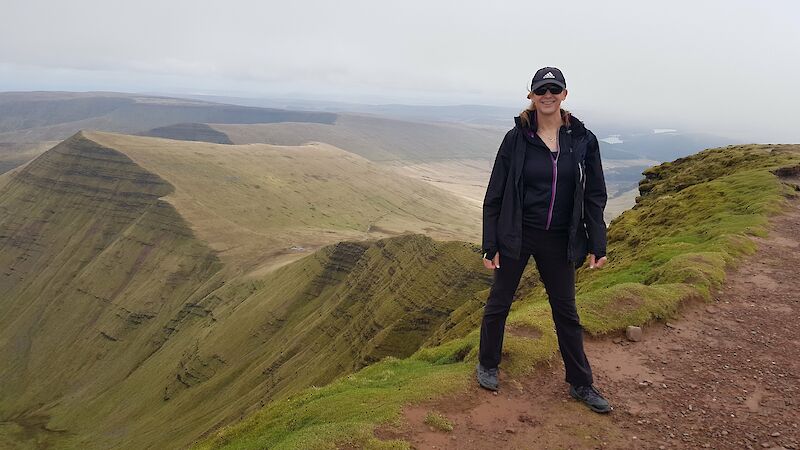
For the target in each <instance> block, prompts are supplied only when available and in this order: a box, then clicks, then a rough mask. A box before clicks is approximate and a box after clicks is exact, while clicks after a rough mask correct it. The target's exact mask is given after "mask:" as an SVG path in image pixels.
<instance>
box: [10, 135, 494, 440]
mask: <svg viewBox="0 0 800 450" xmlns="http://www.w3.org/2000/svg"><path fill="white" fill-rule="evenodd" d="M99 141H103V143H100V142H99ZM123 142H124V143H128V145H127V146H120V147H122V148H123V150H124V151H121V150H119V149H117V148H113V147H112V146H110V144H112V143H123ZM137 143H138V144H140V147H139V148H138V150H137V146H136V145H134V144H137ZM159 143H161V144H164V140H161V139H154V138H143V137H141V138H139V137H137V138H134V137H125V136H120V135H102V134H97V133H85V134H84V133H81V134H78V135H75V136H73V137H72V138H70V139H68V140H66V141H65V142H63V143H62V144H60V145H58V146H56V147H55V148H53V149H51V150H50V151H48V152H46V153H44V154H43V155H41V156H40V157H39V158H37V159H36V160H34V161H32V162H31V163H30V164H28V165H27V166H26V167H24V168H21V169H19V170H16V171H14V172H12V173H8V174H5V175H3V176H2V177H0V292H3V295H2V297H0V443H3V444H5V443H11V442H13V443H14V445H19V446H23V447H37V446H46V445H51V446H53V447H55V448H77V447H80V448H109V447H115V448H147V447H152V448H165V447H180V446H182V445H187V444H188V443H190V442H191V441H192V440H193V439H196V438H197V437H198V436H200V435H202V434H203V433H205V432H207V431H208V430H211V429H214V428H216V427H218V426H220V425H224V424H227V423H229V422H231V421H235V420H238V419H240V418H242V417H244V416H245V415H247V414H248V413H250V412H252V411H255V410H256V409H258V408H259V407H260V406H261V405H263V404H264V403H265V402H268V401H269V400H271V399H274V398H280V397H283V396H286V395H289V394H291V393H293V392H295V391H297V390H298V389H301V388H303V387H306V386H310V385H323V384H326V383H328V382H329V381H331V380H332V379H334V378H336V377H338V376H341V375H343V374H347V373H350V372H352V371H355V370H358V369H360V368H361V367H363V366H365V365H366V364H369V363H372V362H375V361H378V360H380V359H381V358H384V357H386V356H390V355H391V356H396V357H406V356H409V355H411V354H412V353H413V352H415V351H416V350H417V349H418V348H419V347H420V346H421V345H423V344H424V343H425V342H428V341H430V340H431V339H436V337H437V336H443V335H447V333H448V332H449V330H451V329H452V324H453V323H454V317H455V316H457V315H459V314H463V307H464V305H473V306H469V307H468V308H467V309H471V308H474V307H475V305H478V304H479V301H478V300H477V299H479V298H481V297H483V296H485V291H486V289H487V287H488V285H489V281H490V278H489V276H488V274H487V273H485V272H484V271H483V270H482V266H481V264H480V258H479V255H478V249H477V247H475V246H474V245H472V244H467V243H463V242H437V241H434V240H432V239H431V238H430V237H426V236H421V235H414V234H406V235H400V236H396V237H391V238H387V239H371V240H367V241H361V242H342V243H338V244H334V245H331V246H327V247H323V248H321V249H320V250H319V251H317V252H314V253H311V254H308V255H307V256H306V257H304V258H302V259H300V260H298V261H296V262H294V263H291V264H286V265H284V266H282V267H280V268H278V269H276V270H271V271H269V272H264V273H259V274H254V273H252V272H251V273H245V274H243V275H242V271H240V270H234V269H232V268H231V267H230V266H229V265H226V264H225V258H224V257H221V256H220V254H219V253H218V252H217V251H216V250H214V249H213V247H212V245H210V244H209V242H207V241H206V240H204V239H202V238H201V236H200V233H199V232H198V230H203V226H204V225H203V224H202V223H201V224H197V223H194V222H192V221H189V220H187V218H186V216H185V215H184V214H183V213H182V211H181V207H182V205H183V203H182V202H181V200H180V199H181V198H183V199H184V200H186V201H190V200H191V199H192V198H193V196H200V195H201V194H202V193H204V192H205V193H208V195H207V196H206V197H204V198H202V197H200V198H196V200H202V201H203V202H206V203H205V204H206V205H211V206H212V207H211V208H210V209H209V210H210V211H216V212H217V213H218V215H219V216H223V215H224V214H223V212H224V211H225V210H224V209H217V208H222V207H224V206H228V205H222V204H221V203H225V202H227V203H236V202H235V201H234V200H238V199H241V198H245V199H246V198H247V197H246V195H249V194H248V193H250V192H264V191H269V190H270V189H273V188H274V189H278V188H280V187H281V186H283V184H282V183H283V182H284V181H283V180H282V179H281V178H280V177H279V176H278V175H280V174H281V171H282V170H283V169H285V168H289V167H291V165H287V164H289V163H287V162H281V161H279V160H280V159H290V158H287V157H291V156H293V155H291V154H290V152H292V151H294V152H298V151H302V150H303V149H274V148H267V146H254V147H253V148H248V149H239V150H238V152H239V153H237V149H236V146H215V145H212V144H202V145H200V146H199V147H197V146H195V147H193V145H194V144H190V143H186V142H182V143H175V144H174V145H172V146H170V145H167V144H164V145H165V146H162V147H158V145H156V144H159ZM183 146H188V147H183ZM220 148H224V149H229V148H231V149H232V151H231V152H229V153H226V154H223V155H218V156H221V158H220V159H219V160H217V159H215V158H212V159H211V162H210V163H205V164H199V165H198V166H196V167H195V169H194V170H195V172H192V169H191V167H193V166H192V164H194V162H196V161H200V160H205V159H209V158H211V156H213V155H214V154H215V153H214V152H218V151H219V149H220ZM312 150H313V149H309V151H312ZM323 150H324V151H322V152H318V153H314V154H313V158H309V159H308V162H309V163H311V162H312V161H313V160H317V165H318V166H329V167H330V171H331V174H338V175H342V174H345V173H349V172H347V171H345V168H346V165H347V164H348V158H350V157H349V156H348V154H347V153H346V152H342V151H341V150H338V149H330V148H329V149H323ZM170 151H171V152H172V153H170ZM159 154H160V155H162V159H159V157H158V155H159ZM164 155H166V156H164ZM188 155H193V156H194V157H195V158H196V160H195V159H192V158H190V157H189V156H188ZM247 155H250V159H248V158H247V157H246V156H247ZM326 155H327V156H326ZM237 156H238V157H241V158H243V159H242V160H241V161H240V162H239V163H236V162H235V161H236V160H237ZM326 158H327V159H326ZM139 160H141V161H145V162H146V164H145V165H140V164H137V161H139ZM256 160H260V162H256ZM222 161H224V164H222V165H219V164H217V162H222ZM353 161H355V162H356V163H357V164H356V165H357V167H360V168H361V169H362V170H363V173H361V175H363V177H362V178H364V179H366V181H380V182H381V185H380V186H376V187H375V188H374V189H373V190H372V192H370V193H369V195H366V194H359V195H365V196H366V198H373V199H377V200H380V201H383V202H386V203H384V204H385V205H387V206H384V208H386V209H391V208H397V206H396V205H393V204H392V200H391V199H392V198H391V197H389V198H388V199H387V200H381V197H380V194H381V193H382V192H387V191H389V190H391V189H397V190H398V191H399V192H401V193H402V192H420V191H415V190H414V189H408V186H410V187H411V188H414V187H415V184H414V183H409V184H408V186H406V187H404V186H399V185H397V186H396V185H395V184H393V183H396V180H393V179H391V178H389V177H388V176H386V174H387V173H385V172H382V171H380V170H377V169H374V171H373V168H371V166H370V165H369V164H368V163H366V162H364V161H363V160H361V159H360V158H356V159H355V160H350V162H349V164H353ZM237 164H238V165H237ZM342 164H344V165H342ZM147 165H152V166H154V167H158V172H159V174H156V173H154V172H151V171H149V170H145V166H147ZM220 166H222V167H221V168H220V169H219V173H217V172H216V171H215V170H213V169H216V168H217V167H220ZM270 166H275V168H277V169H278V171H277V172H275V175H274V176H273V175H272V174H271V173H270V172H269V171H268V170H267V168H268V167H270ZM248 167H249V168H250V170H251V171H252V173H257V174H259V176H262V177H264V181H262V182H263V183H265V184H264V186H263V187H262V189H255V188H249V189H248V188H247V185H248V184H251V182H252V181H253V179H251V178H248V175H247V174H248V172H246V171H245V168H248ZM306 169H308V167H306ZM262 170H263V171H266V173H263V172H262ZM371 171H372V172H371ZM179 172H180V173H183V175H182V176H179V175H176V174H177V173H179ZM306 173H309V174H314V172H306ZM370 173H374V175H370ZM200 174H202V175H200ZM237 174H238V176H240V179H239V180H237V182H236V183H233V182H232V183H230V184H229V185H227V186H222V185H221V184H223V183H222V182H223V180H225V177H228V176H234V175H237ZM316 174H317V175H320V176H321V174H322V173H321V172H317V173H316ZM203 176H205V177H206V178H205V179H203V178H202V177H203ZM371 177H374V178H371ZM395 177H396V175H395ZM168 180H169V181H168ZM209 180H218V181H219V185H218V184H214V183H212V184H211V186H216V188H215V189H209ZM335 180H336V179H333V180H330V181H328V182H327V183H321V185H320V186H322V188H324V189H327V190H328V191H331V190H333V189H335V188H336V186H337V183H336V181H335ZM189 181H192V182H193V183H195V184H192V182H189ZM239 181H241V182H239ZM268 182H274V185H269V184H266V183H268ZM308 184H310V185H313V178H312V180H310V181H309V183H308ZM345 185H346V186H348V188H347V193H348V195H349V198H350V199H351V200H352V201H351V204H349V205H342V208H343V211H348V209H347V208H352V209H353V214H352V217H353V219H352V220H363V219H362V218H359V217H357V215H356V214H355V209H356V208H360V209H362V210H363V209H364V208H365V206H366V205H368V204H366V203H359V202H358V201H357V200H356V199H357V198H361V197H356V196H355V195H356V194H357V193H358V192H359V191H358V190H357V189H356V188H357V187H358V186H359V185H358V184H345ZM363 186H369V184H366V185H363ZM424 188H425V189H427V190H422V191H421V192H423V193H424V192H431V193H434V191H435V190H433V188H430V187H427V186H425V187H424ZM194 189H196V190H194ZM309 189H311V188H309ZM404 189H408V190H407V191H404ZM242 192H244V193H245V194H242ZM309 192H314V191H313V190H311V191H309ZM319 192H322V191H319ZM236 195H244V197H235V196H236ZM264 195H274V196H276V197H280V196H281V195H280V192H279V191H273V192H271V193H268V194H264ZM287 195H289V194H287ZM294 195H297V198H300V196H299V195H298V194H294ZM285 196H286V195H284V196H283V197H285ZM289 196H291V195H289ZM176 197H178V200H176ZM421 198H422V201H421V202H422V204H423V205H424V204H425V202H433V201H434V200H436V199H441V198H440V197H436V196H435V195H433V194H431V196H430V197H426V196H423V197H421ZM445 199H446V198H445ZM217 202H219V203H217ZM265 204H267V203H264V204H261V205H258V207H260V208H263V207H264V206H263V205H265ZM176 205H177V206H176ZM215 205H216V206H215ZM432 205H433V204H432V203H431V206H428V207H429V208H433V206H432ZM451 206H452V205H451ZM414 207H415V203H414V202H407V203H406V204H405V205H404V206H403V210H404V211H405V212H406V213H407V214H408V213H414V212H415V211H416V210H415V209H414ZM252 209H258V208H257V207H255V206H254V207H252ZM299 209H300V208H299V207H298V210H299ZM431 210H432V209H431ZM295 213H296V214H300V215H303V214H308V212H303V211H295ZM311 213H312V214H313V212H311ZM228 214H230V216H235V213H234V212H230V213H228ZM368 214H369V213H368V212H366V211H362V216H368ZM240 215H242V216H245V217H244V220H253V218H252V217H247V216H246V214H240ZM264 217H265V219H269V216H264ZM303 217H308V216H303ZM368 217H369V216H368ZM234 218H235V217H234ZM276 220H277V219H276ZM280 220H283V219H280ZM345 220H348V219H346V218H345ZM253 222H255V220H253ZM228 223H230V222H228ZM266 223H267V224H268V225H269V226H271V227H272V228H271V230H273V231H274V232H276V233H277V232H278V231H279V227H278V226H277V225H276V223H275V222H269V220H266ZM391 223H392V222H388V225H387V226H390V225H391ZM290 226H295V224H292V223H290ZM426 226H428V225H426ZM265 229H266V230H269V228H265ZM264 234H265V235H267V233H264ZM366 236H368V235H366ZM326 239H330V237H328V238H326Z"/></svg>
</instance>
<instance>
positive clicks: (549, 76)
mask: <svg viewBox="0 0 800 450" xmlns="http://www.w3.org/2000/svg"><path fill="white" fill-rule="evenodd" d="M545 84H555V85H556V86H561V87H562V88H564V89H566V88H567V80H565V79H564V74H563V73H561V71H560V70H558V69H556V68H555V67H542V68H541V69H539V70H537V71H536V74H535V75H534V76H533V80H531V91H535V90H536V89H538V88H540V87H542V86H544V85H545Z"/></svg>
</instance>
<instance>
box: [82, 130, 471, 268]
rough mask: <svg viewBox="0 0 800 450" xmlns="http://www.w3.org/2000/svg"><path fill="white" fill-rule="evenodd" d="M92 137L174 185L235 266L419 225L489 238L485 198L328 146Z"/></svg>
mask: <svg viewBox="0 0 800 450" xmlns="http://www.w3.org/2000/svg"><path fill="white" fill-rule="evenodd" d="M85 135H86V136H87V138H88V139H91V140H93V141H95V142H98V143H100V144H102V145H105V146H107V147H110V148H113V149H116V150H119V151H120V152H122V153H124V154H125V155H127V156H128V157H130V158H131V159H132V160H133V161H134V162H135V163H136V164H138V165H140V166H141V167H143V168H144V169H145V170H148V171H150V172H152V173H155V174H157V175H159V176H160V177H161V178H163V179H164V180H166V181H167V182H168V183H170V184H171V185H173V186H174V187H175V191H174V192H173V193H172V194H170V195H168V196H167V197H165V200H166V201H168V202H169V203H170V204H172V205H173V206H174V207H175V209H177V210H178V212H179V213H180V214H181V215H182V216H183V217H184V218H186V220H187V221H188V222H189V223H190V224H191V226H192V230H193V231H194V232H195V233H196V234H197V237H198V238H200V239H201V240H203V241H205V242H208V243H209V244H210V245H211V247H212V248H213V249H215V250H218V251H219V252H220V255H219V256H220V259H221V260H222V261H223V262H224V263H225V265H226V267H228V268H229V270H230V271H231V272H233V273H237V272H250V271H254V276H256V277H257V276H259V275H261V274H262V273H265V272H266V271H267V270H264V271H259V269H261V268H264V266H265V265H266V266H268V267H267V269H270V270H271V269H272V268H274V267H275V266H276V265H281V264H285V263H287V262H290V261H296V260H297V259H299V258H300V257H302V256H305V255H308V254H309V253H310V252H311V251H313V250H317V249H319V248H321V247H323V246H325V245H329V244H333V243H336V242H339V241H344V240H366V239H375V238H381V237H388V236H393V235H397V234H401V233H409V232H411V233H424V234H426V235H429V236H431V237H434V238H437V239H442V240H452V239H458V240H462V241H467V242H477V241H478V240H479V236H478V230H477V228H476V227H475V226H474V221H475V217H479V216H480V209H479V207H478V206H476V205H473V204H470V203H468V202H466V201H465V200H462V199H460V198H458V197H456V196H455V195H452V194H449V193H447V192H445V191H443V190H441V189H437V188H436V187H434V186H431V185H429V184H428V183H426V182H424V181H421V180H413V179H409V178H406V177H400V176H398V175H397V174H396V173H394V172H392V171H390V170H389V169H385V168H382V167H380V166H378V165H376V164H373V163H371V162H370V161H368V160H366V159H364V158H362V157H360V156H358V155H355V154H353V153H350V152H347V151H344V150H341V149H338V148H336V147H333V146H330V145H327V144H309V145H304V146H300V147H280V146H274V145H266V144H250V145H221V144H211V143H205V142H187V141H175V140H168V139H159V138H153V137H143V136H128V135H121V134H113V133H100V132H92V133H85ZM442 205H447V208H442ZM292 247H300V248H302V249H303V250H300V251H294V250H291V248H292Z"/></svg>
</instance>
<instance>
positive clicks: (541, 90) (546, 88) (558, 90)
mask: <svg viewBox="0 0 800 450" xmlns="http://www.w3.org/2000/svg"><path fill="white" fill-rule="evenodd" d="M547 91H550V93H551V94H553V95H558V94H560V93H561V92H563V91H564V88H562V87H561V86H556V85H555V84H546V85H544V86H542V87H540V88H536V89H534V90H533V93H534V94H536V95H545V94H547Z"/></svg>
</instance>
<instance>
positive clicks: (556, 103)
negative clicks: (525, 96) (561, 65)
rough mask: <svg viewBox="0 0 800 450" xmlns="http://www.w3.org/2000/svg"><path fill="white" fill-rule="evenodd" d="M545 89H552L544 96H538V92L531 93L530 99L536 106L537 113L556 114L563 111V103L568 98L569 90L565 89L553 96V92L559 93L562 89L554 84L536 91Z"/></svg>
mask: <svg viewBox="0 0 800 450" xmlns="http://www.w3.org/2000/svg"><path fill="white" fill-rule="evenodd" d="M544 87H549V88H551V89H547V91H546V92H545V93H544V94H542V95H538V94H537V93H536V92H531V96H530V99H531V100H532V101H533V103H534V104H535V105H536V111H538V112H540V113H542V114H554V113H556V112H559V111H561V102H563V101H564V100H565V99H566V98H567V90H566V89H563V90H562V91H561V92H560V93H558V94H553V91H557V90H559V89H561V88H560V87H557V86H556V85H554V84H548V85H545V86H543V87H542V88H539V89H537V90H536V91H539V90H540V89H543V88H544Z"/></svg>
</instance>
